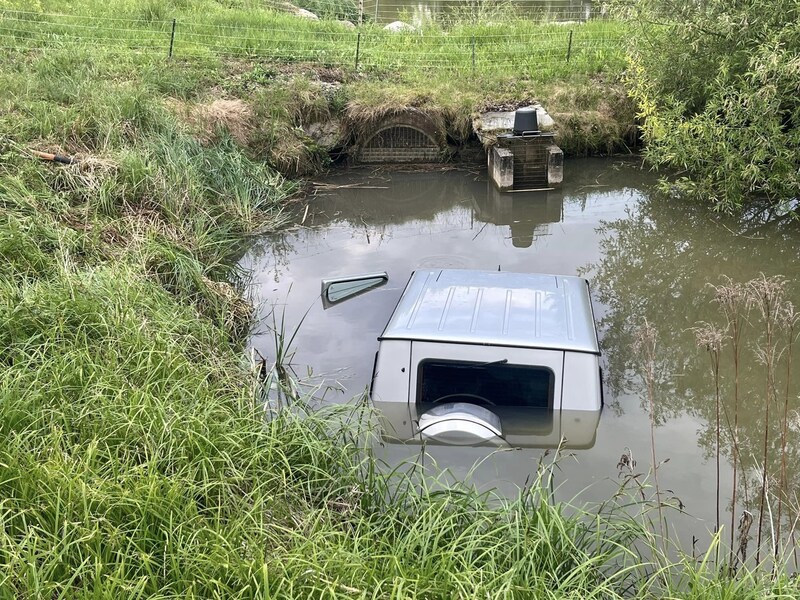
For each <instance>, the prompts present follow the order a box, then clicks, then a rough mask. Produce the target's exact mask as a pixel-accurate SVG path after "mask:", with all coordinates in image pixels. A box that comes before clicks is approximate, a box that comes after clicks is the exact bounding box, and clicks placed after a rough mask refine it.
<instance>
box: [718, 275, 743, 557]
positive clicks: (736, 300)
mask: <svg viewBox="0 0 800 600" xmlns="http://www.w3.org/2000/svg"><path fill="white" fill-rule="evenodd" d="M712 288H713V290H714V301H715V302H716V303H717V304H718V305H719V307H720V310H721V311H722V313H723V315H724V317H725V321H726V327H727V329H728V331H729V332H730V334H729V335H730V340H731V349H732V352H733V426H732V428H731V427H730V421H729V423H728V425H729V428H730V429H731V443H732V446H733V483H732V485H731V525H730V559H729V560H730V564H731V565H732V564H733V562H734V547H735V546H734V535H735V531H736V527H735V524H736V506H737V490H738V488H737V478H738V475H739V463H740V462H741V459H742V457H741V452H740V450H739V393H740V381H739V377H740V367H741V350H742V331H743V329H744V325H745V323H746V322H747V317H748V314H749V311H750V307H751V301H750V295H749V294H748V293H747V288H746V286H745V285H744V284H741V283H737V282H734V281H733V280H731V279H730V278H729V277H727V278H726V281H725V283H724V284H722V285H719V286H713V285H712ZM744 481H745V495H747V493H746V491H747V487H746V486H747V483H746V482H747V480H746V478H745V479H744ZM746 502H747V498H745V503H746Z"/></svg>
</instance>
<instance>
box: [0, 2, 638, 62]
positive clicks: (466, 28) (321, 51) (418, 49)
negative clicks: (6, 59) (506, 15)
mask: <svg viewBox="0 0 800 600" xmlns="http://www.w3.org/2000/svg"><path fill="white" fill-rule="evenodd" d="M378 1H380V0H378ZM458 1H459V3H460V6H462V7H465V6H466V5H467V4H469V3H465V2H464V1H463V0H458ZM398 2H399V0H398ZM531 3H532V4H537V5H543V3H541V2H538V3H537V2H534V1H533V0H531ZM395 4H397V5H398V6H399V4H398V3H397V2H395ZM498 4H499V3H498ZM523 4H524V2H523V0H516V1H515V3H514V4H513V5H512V6H516V7H518V6H522V5H523ZM544 4H547V7H546V8H547V10H550V11H551V12H552V11H555V10H556V9H558V10H568V9H569V10H573V9H574V6H576V5H578V4H581V5H583V4H585V3H584V2H575V1H573V0H563V1H561V2H559V1H557V0H556V1H554V2H549V3H544ZM431 6H433V7H434V8H436V9H437V10H447V9H448V7H450V8H452V7H454V6H456V0H438V2H433V3H431ZM470 6H471V7H472V8H473V9H475V10H477V9H478V8H481V9H482V10H487V3H486V2H481V3H479V2H477V1H476V2H473V3H472V4H471V5H470ZM367 7H368V4H366V3H365V12H366V9H367ZM554 7H555V8H554ZM539 8H542V6H539ZM542 10H544V9H543V8H542ZM580 10H583V9H582V8H581V9H580ZM558 14H561V15H563V14H572V13H564V12H560V13H558ZM581 14H584V15H585V14H586V13H585V11H584V12H581ZM622 42H623V40H622V33H621V29H620V28H619V27H618V26H608V27H605V26H604V25H603V23H602V22H600V23H595V24H594V25H591V26H590V24H589V23H587V24H580V23H569V24H554V23H541V22H534V21H530V20H527V21H520V22H516V23H514V24H513V26H507V25H494V24H492V23H491V22H480V23H469V22H464V21H459V22H458V23H454V24H453V25H452V27H450V28H448V29H443V28H441V27H438V28H433V27H421V28H418V29H416V30H407V31H402V32H392V31H387V30H385V29H384V28H382V27H380V26H379V25H374V24H368V25H365V26H363V27H361V28H358V29H353V28H348V27H346V26H345V25H343V24H342V23H339V22H336V21H332V20H320V21H311V20H308V21H305V20H297V21H292V20H288V19H286V18H284V19H278V20H276V19H274V18H273V19H270V18H269V17H268V16H264V15H260V16H258V18H253V19H248V20H246V21H242V22H231V21H230V16H229V15H225V14H217V15H212V16H210V17H209V18H208V19H206V20H203V21H199V20H186V21H184V20H178V21H176V22H174V23H173V21H172V20H155V21H151V20H144V19H123V18H119V17H95V16H86V15H76V14H55V13H33V12H25V11H14V10H0V46H2V47H3V48H4V49H7V50H8V49H17V50H24V49H42V48H46V47H60V46H64V45H70V44H74V45H86V46H91V47H94V48H103V49H130V50H135V51H138V52H149V53H154V54H156V55H163V56H167V55H168V54H169V55H170V56H173V55H174V56H178V57H183V58H193V57H194V58H207V57H220V58H224V57H238V58H258V59H263V60H273V61H284V62H312V63H319V64H322V65H324V66H348V67H352V66H356V67H358V68H362V69H377V70H381V69H387V70H388V69H392V70H402V69H404V68H412V67H413V69H415V70H420V69H422V70H425V69H431V70H441V69H446V70H456V71H466V72H472V73H474V72H477V71H481V70H485V69H507V70H509V72H513V73H515V74H517V75H526V74H527V75H529V74H537V73H538V74H543V73H550V74H558V73H560V72H564V73H567V72H578V71H581V70H584V71H590V72H596V71H598V70H602V69H603V68H604V65H606V64H609V63H612V62H613V61H615V60H617V61H621V60H622V55H623V53H622ZM569 63H571V64H569Z"/></svg>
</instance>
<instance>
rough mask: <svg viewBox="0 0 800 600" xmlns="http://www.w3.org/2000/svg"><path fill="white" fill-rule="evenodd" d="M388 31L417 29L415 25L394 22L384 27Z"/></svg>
mask: <svg viewBox="0 0 800 600" xmlns="http://www.w3.org/2000/svg"><path fill="white" fill-rule="evenodd" d="M384 29H385V30H386V31H394V32H399V31H416V28H415V27H414V26H413V25H409V24H408V23H403V22H402V21H392V22H391V23H389V24H388V25H386V26H385V27H384Z"/></svg>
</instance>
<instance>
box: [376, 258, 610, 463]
mask: <svg viewBox="0 0 800 600" xmlns="http://www.w3.org/2000/svg"><path fill="white" fill-rule="evenodd" d="M378 339H379V342H380V345H379V349H378V353H377V355H376V358H375V365H374V369H373V375H372V384H371V386H370V397H371V399H372V402H373V404H374V406H375V408H376V409H377V410H378V412H379V414H380V415H381V420H382V437H383V439H384V440H386V441H390V442H406V443H407V442H414V441H416V442H423V441H425V442H432V443H439V444H448V445H492V444H495V445H497V444H503V445H506V444H508V445H511V446H515V447H555V446H558V445H561V446H562V447H569V448H588V447H591V446H592V445H594V438H595V432H596V429H597V424H598V422H599V417H600V411H601V407H602V403H603V398H602V383H601V371H600V363H599V359H600V348H599V344H598V340H597V332H596V328H595V322H594V315H593V313H592V306H591V301H590V296H589V288H588V282H587V281H586V280H585V279H583V278H580V277H573V276H562V275H544V274H530V273H510V272H501V271H473V270H462V269H429V270H419V271H415V272H414V273H413V274H412V275H411V278H410V279H409V282H408V284H407V285H406V288H405V290H404V292H403V295H402V297H401V298H400V300H399V302H398V304H397V306H396V307H395V309H394V312H393V314H392V316H391V318H390V319H389V322H388V324H387V325H386V327H385V329H384V331H383V333H382V334H381V336H380V337H379V338H378Z"/></svg>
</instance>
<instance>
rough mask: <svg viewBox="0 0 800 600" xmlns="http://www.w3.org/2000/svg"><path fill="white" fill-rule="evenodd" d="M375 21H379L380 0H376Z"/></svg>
mask: <svg viewBox="0 0 800 600" xmlns="http://www.w3.org/2000/svg"><path fill="white" fill-rule="evenodd" d="M375 22H376V23H377V22H378V0H375Z"/></svg>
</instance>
